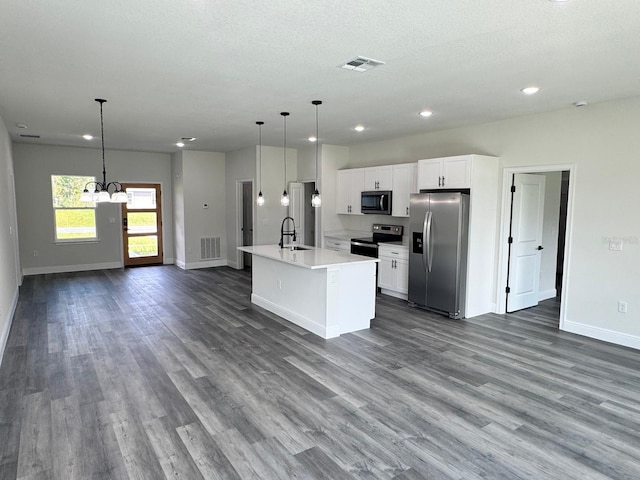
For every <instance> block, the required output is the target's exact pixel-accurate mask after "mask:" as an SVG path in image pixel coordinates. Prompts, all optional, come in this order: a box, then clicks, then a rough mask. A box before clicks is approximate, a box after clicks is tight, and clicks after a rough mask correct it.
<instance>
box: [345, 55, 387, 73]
mask: <svg viewBox="0 0 640 480" xmlns="http://www.w3.org/2000/svg"><path fill="white" fill-rule="evenodd" d="M379 65H384V62H382V61H380V60H374V59H373V58H367V57H356V58H354V59H352V60H349V61H348V62H347V63H344V64H343V65H339V67H340V68H344V69H346V70H353V71H354V72H366V71H367V70H371V69H372V68H374V67H377V66H379Z"/></svg>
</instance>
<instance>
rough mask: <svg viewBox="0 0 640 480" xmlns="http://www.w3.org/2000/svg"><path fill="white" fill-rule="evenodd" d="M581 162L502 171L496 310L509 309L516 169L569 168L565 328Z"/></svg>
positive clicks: (562, 304) (562, 319)
mask: <svg viewBox="0 0 640 480" xmlns="http://www.w3.org/2000/svg"><path fill="white" fill-rule="evenodd" d="M577 169H578V167H577V165H576V164H575V163H557V164H550V165H527V166H521V167H505V168H504V169H503V172H502V189H501V197H502V206H501V209H500V217H499V218H500V221H499V225H500V232H499V235H498V272H497V280H496V313H501V314H504V313H506V302H507V294H506V292H505V288H506V286H507V268H508V262H509V244H508V243H507V239H508V237H509V225H510V223H511V183H512V179H513V175H514V174H516V173H546V172H558V171H568V172H569V192H568V197H567V228H566V232H565V246H564V263H563V275H562V297H561V299H560V325H559V326H560V330H564V322H565V320H566V298H567V296H568V294H569V292H570V288H571V287H570V281H569V280H570V278H569V277H570V275H569V273H570V269H569V265H570V262H571V245H572V242H571V237H572V235H573V202H574V194H575V184H576V174H577Z"/></svg>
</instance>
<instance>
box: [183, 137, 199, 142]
mask: <svg viewBox="0 0 640 480" xmlns="http://www.w3.org/2000/svg"><path fill="white" fill-rule="evenodd" d="M180 140H182V141H183V142H195V141H196V140H197V139H196V137H182V138H181V139H180Z"/></svg>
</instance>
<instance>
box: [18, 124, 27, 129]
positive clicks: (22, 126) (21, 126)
mask: <svg viewBox="0 0 640 480" xmlns="http://www.w3.org/2000/svg"><path fill="white" fill-rule="evenodd" d="M16 127H18V128H27V126H26V125H25V124H24V123H16Z"/></svg>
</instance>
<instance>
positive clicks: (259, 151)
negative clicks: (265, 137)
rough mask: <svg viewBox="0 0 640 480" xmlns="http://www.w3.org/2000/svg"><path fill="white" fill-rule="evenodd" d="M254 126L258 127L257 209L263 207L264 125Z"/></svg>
mask: <svg viewBox="0 0 640 480" xmlns="http://www.w3.org/2000/svg"><path fill="white" fill-rule="evenodd" d="M256 125H258V132H259V133H258V139H259V147H258V164H259V167H258V168H259V170H258V190H259V191H260V193H258V200H256V203H257V204H258V206H259V207H261V206H262V205H264V196H263V195H262V125H264V122H256Z"/></svg>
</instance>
